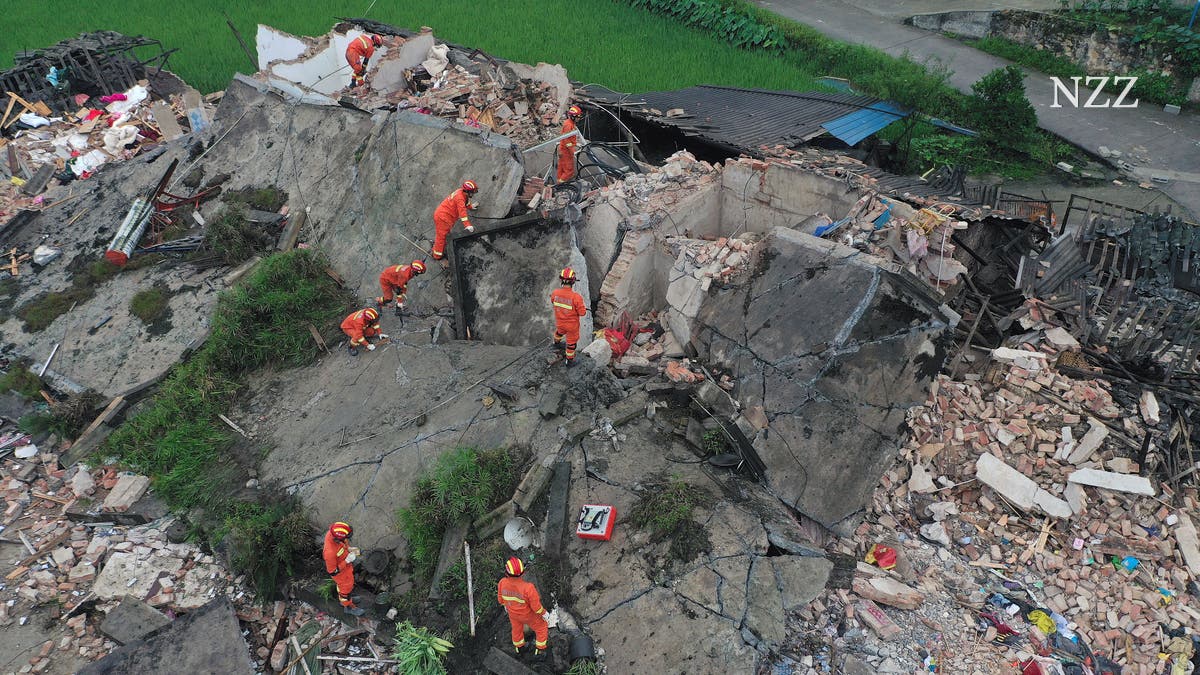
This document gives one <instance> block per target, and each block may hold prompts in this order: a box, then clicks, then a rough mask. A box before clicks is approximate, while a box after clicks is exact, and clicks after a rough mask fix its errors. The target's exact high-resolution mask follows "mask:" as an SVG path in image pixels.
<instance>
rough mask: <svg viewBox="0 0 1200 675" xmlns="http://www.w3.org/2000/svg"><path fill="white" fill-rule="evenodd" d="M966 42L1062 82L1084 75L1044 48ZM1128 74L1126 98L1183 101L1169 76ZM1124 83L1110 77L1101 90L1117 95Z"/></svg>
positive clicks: (1183, 93) (1183, 91) (1182, 91)
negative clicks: (1130, 79) (1129, 82)
mask: <svg viewBox="0 0 1200 675" xmlns="http://www.w3.org/2000/svg"><path fill="white" fill-rule="evenodd" d="M966 43H967V44H969V45H971V46H972V47H974V48H976V49H978V50H980V51H983V52H987V53H988V54H992V55H993V56H999V57H1000V58H1002V59H1008V60H1009V61H1012V62H1013V63H1017V64H1019V65H1022V66H1025V67H1026V68H1029V69H1031V70H1036V71H1038V72H1040V73H1045V74H1047V75H1051V76H1054V77H1058V78H1060V79H1062V80H1063V81H1064V82H1067V81H1068V80H1069V79H1070V78H1072V77H1086V76H1087V75H1088V72H1087V71H1086V70H1084V69H1083V67H1082V66H1080V65H1078V64H1076V63H1075V62H1074V61H1069V60H1067V59H1065V58H1063V57H1061V56H1058V55H1057V54H1053V53H1051V52H1048V51H1046V50H1044V49H1036V48H1032V47H1029V46H1027V45H1023V44H1019V43H1017V42H1013V41H1012V40H1009V39H1006V38H1001V37H987V38H983V39H982V40H967V41H966ZM1128 76H1129V77H1136V78H1137V82H1136V83H1135V84H1134V85H1133V89H1132V90H1130V94H1129V98H1130V99H1131V100H1132V99H1138V100H1142V101H1149V102H1151V103H1159V104H1166V103H1174V104H1176V105H1182V104H1183V103H1184V102H1186V101H1187V87H1186V86H1185V85H1184V84H1182V83H1180V82H1177V81H1176V80H1175V79H1174V78H1172V77H1171V76H1170V75H1165V74H1163V73H1151V72H1149V71H1146V70H1134V71H1131V72H1130V73H1129V74H1128ZM1125 82H1126V81H1125V80H1121V81H1120V82H1116V81H1113V80H1111V79H1110V80H1109V81H1108V82H1107V84H1106V85H1105V90H1106V91H1108V92H1110V93H1112V94H1115V95H1119V94H1121V93H1123V92H1124V91H1125Z"/></svg>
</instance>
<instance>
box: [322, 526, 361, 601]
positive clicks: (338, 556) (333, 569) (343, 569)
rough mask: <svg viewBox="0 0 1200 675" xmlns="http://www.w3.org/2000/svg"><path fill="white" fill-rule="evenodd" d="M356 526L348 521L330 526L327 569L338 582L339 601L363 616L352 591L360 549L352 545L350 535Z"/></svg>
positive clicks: (326, 546) (326, 550)
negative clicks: (355, 563) (352, 596)
mask: <svg viewBox="0 0 1200 675" xmlns="http://www.w3.org/2000/svg"><path fill="white" fill-rule="evenodd" d="M352 534H354V528H353V527H350V525H349V524H348V523H343V522H337V523H334V524H332V525H330V526H329V531H328V532H326V533H325V550H324V557H325V571H326V572H328V573H329V576H330V577H331V578H332V579H333V583H335V584H337V594H338V602H340V603H342V607H344V608H345V609H346V613H347V614H350V615H352V616H362V615H363V610H362V609H360V608H358V607H357V606H355V604H354V600H353V598H351V597H350V593H351V592H352V591H354V565H353V563H354V559H355V558H357V557H358V549H356V548H354V547H353V546H351V545H350V535H352Z"/></svg>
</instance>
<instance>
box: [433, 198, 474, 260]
mask: <svg viewBox="0 0 1200 675" xmlns="http://www.w3.org/2000/svg"><path fill="white" fill-rule="evenodd" d="M476 192H479V186H478V185H476V184H475V181H473V180H467V181H463V184H462V187H460V188H459V189H457V190H455V191H454V192H452V193H450V196H449V197H446V198H445V199H443V200H442V203H441V204H439V205H438V207H437V210H436V211H434V212H433V227H434V237H433V259H434V260H441V259H442V258H444V257H446V237H447V236H448V235H449V234H450V230H451V229H453V228H454V224H455V223H462V224H463V227H465V228H466V229H467V232H474V231H475V226H474V225H472V224H471V219H470V217H469V216H468V214H469V213H470V212H471V211H474V210H475V209H476V208H477V207H476V204H475V203H474V202H472V201H471V198H472V197H473V196H474V195H475V193H476Z"/></svg>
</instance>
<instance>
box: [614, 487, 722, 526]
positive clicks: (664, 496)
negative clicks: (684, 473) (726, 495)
mask: <svg viewBox="0 0 1200 675" xmlns="http://www.w3.org/2000/svg"><path fill="white" fill-rule="evenodd" d="M710 502H711V497H710V496H709V495H708V493H707V492H705V491H704V490H703V489H701V488H698V487H695V486H692V485H689V484H688V483H685V482H683V481H681V480H674V481H671V482H670V483H667V484H666V485H659V486H654V487H651V488H650V489H648V490H646V491H645V492H643V493H642V495H641V496H640V497H639V498H638V501H637V502H636V503H635V504H634V506H633V509H631V510H630V512H629V520H630V522H631V523H632V524H633V525H634V527H638V528H649V529H650V531H651V532H652V533H653V534H654V536H656V537H661V536H666V535H669V534H671V533H672V532H674V531H675V529H676V528H678V527H679V525H680V524H681V523H683V522H685V521H688V520H691V519H692V514H693V513H694V512H695V510H696V507H697V506H703V505H706V504H708V503H710Z"/></svg>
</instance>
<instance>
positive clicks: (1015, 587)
mask: <svg viewBox="0 0 1200 675" xmlns="http://www.w3.org/2000/svg"><path fill="white" fill-rule="evenodd" d="M1014 341H1015V343H1016V344H1015V345H1014V346H1015V347H1016V348H999V349H996V350H994V352H993V354H992V357H993V361H992V363H991V364H990V367H989V369H988V370H987V371H986V373H985V375H984V376H980V375H967V376H966V379H965V381H954V380H951V379H950V378H948V377H947V376H945V375H942V376H940V377H939V379H938V380H937V381H936V382H935V383H934V386H933V387H932V390H931V393H930V397H929V400H928V402H927V403H926V405H925V406H924V407H921V408H915V409H913V410H911V411H910V415H909V420H910V421H909V424H910V427H911V429H912V435H911V437H910V439H909V442H908V444H907V446H906V447H905V448H904V450H903V453H902V454H903V457H902V459H901V460H900V463H899V465H898V466H897V468H895V469H893V470H892V471H890V472H889V473H888V474H886V475H885V476H884V479H883V481H882V485H881V486H880V488H879V489H878V490H877V492H876V495H875V502H874V514H873V516H870V517H868V520H869V521H872V522H866V523H864V524H863V525H862V526H860V527H859V529H858V530H857V531H856V532H855V541H856V542H857V545H856V544H855V543H853V542H850V541H844V542H843V543H842V544H841V548H842V550H843V552H845V553H850V554H853V555H856V556H857V557H858V558H859V559H863V558H864V556H866V555H867V554H868V553H869V552H871V551H872V550H873V549H874V546H875V544H877V543H882V544H884V545H886V546H888V547H889V548H891V549H892V550H894V551H896V552H898V553H899V557H900V558H901V562H902V564H901V565H899V566H897V567H896V568H895V570H894V571H895V572H899V573H901V574H900V575H899V577H898V578H903V579H904V580H906V581H914V582H915V581H917V579H920V582H919V583H917V585H916V589H913V588H911V587H907V586H903V587H897V588H894V589H893V590H895V591H897V592H898V593H899V596H897V597H900V596H903V595H904V589H908V590H912V591H914V592H917V593H919V594H920V595H921V596H923V597H922V598H921V600H922V601H925V600H928V601H929V604H928V605H926V606H924V607H922V609H921V610H920V611H916V612H910V611H901V612H897V611H892V610H879V612H878V615H877V613H876V612H875V610H874V609H871V608H869V607H864V606H862V605H861V603H859V604H857V605H856V604H855V603H856V601H855V600H854V598H853V597H852V596H849V595H848V594H847V593H846V592H845V591H842V592H841V593H842V598H841V600H842V604H843V605H844V606H847V607H850V606H853V607H854V610H853V611H850V610H848V614H853V613H854V612H858V616H859V619H860V620H861V621H863V622H864V623H865V624H866V625H868V626H871V627H872V628H873V629H875V630H876V632H877V633H878V635H879V638H880V639H881V640H884V641H894V640H896V639H897V638H898V636H900V635H906V636H909V637H907V638H905V642H907V643H908V644H907V645H905V646H903V647H897V646H893V647H892V651H893V652H896V651H897V649H899V650H900V651H899V653H903V652H904V650H907V651H908V652H911V653H908V654H907V655H906V656H905V658H908V659H917V660H921V659H922V658H925V657H921V656H920V655H919V654H917V651H918V649H919V648H920V647H921V642H922V641H923V640H926V639H929V640H935V641H940V643H941V644H942V649H943V658H942V662H941V668H942V670H941V671H940V672H963V673H969V672H973V671H977V672H991V671H990V670H989V669H988V668H987V667H986V664H987V663H988V662H989V661H991V662H993V663H994V662H995V661H996V660H1000V659H1003V660H1006V661H1011V660H1013V659H1014V658H1015V659H1017V660H1018V661H1019V662H1020V664H1021V665H1022V667H1023V668H1026V670H1024V672H1026V673H1047V674H1049V673H1061V672H1095V673H1100V672H1125V673H1145V674H1149V673H1155V672H1160V670H1161V667H1162V661H1170V662H1174V660H1175V659H1180V660H1181V662H1186V661H1188V660H1190V659H1191V658H1192V655H1193V654H1194V651H1193V647H1192V640H1193V637H1194V636H1195V630H1194V627H1195V626H1196V625H1200V623H1198V622H1200V611H1198V609H1197V608H1198V603H1200V585H1197V580H1200V549H1198V548H1197V535H1196V529H1195V525H1194V523H1195V522H1196V519H1197V515H1198V514H1200V499H1198V497H1197V490H1196V488H1195V487H1187V488H1185V489H1184V490H1183V493H1182V494H1170V490H1169V488H1167V487H1166V486H1165V485H1162V486H1160V487H1161V489H1162V490H1163V491H1164V497H1165V498H1159V497H1157V496H1156V494H1157V493H1156V490H1155V486H1154V484H1153V483H1152V482H1151V480H1150V479H1148V478H1145V477H1144V476H1143V475H1139V474H1145V473H1147V471H1146V469H1147V467H1143V466H1140V465H1139V464H1138V462H1137V457H1138V454H1139V452H1140V450H1141V448H1142V440H1141V439H1143V438H1145V437H1146V434H1147V433H1148V432H1153V433H1156V434H1157V433H1159V432H1163V433H1165V432H1166V431H1167V429H1166V428H1165V427H1166V426H1167V425H1166V424H1164V423H1163V420H1162V419H1161V416H1160V415H1159V411H1158V403H1157V401H1156V400H1155V398H1154V396H1153V394H1152V393H1150V392H1148V391H1147V392H1145V393H1144V394H1143V395H1142V396H1141V397H1140V400H1137V401H1133V402H1130V403H1128V404H1126V405H1122V404H1121V403H1120V401H1119V400H1114V397H1113V392H1112V391H1111V389H1110V385H1109V384H1108V383H1107V382H1105V381H1103V380H1100V379H1092V380H1081V379H1073V378H1070V377H1066V376H1064V375H1063V374H1061V373H1058V372H1056V371H1055V369H1054V364H1055V363H1056V362H1057V361H1058V360H1060V359H1061V360H1063V361H1066V362H1077V361H1076V359H1077V358H1078V357H1077V352H1075V351H1073V349H1076V348H1077V347H1078V344H1077V343H1075V342H1074V340H1073V339H1072V338H1071V336H1070V335H1069V334H1067V333H1066V331H1064V330H1063V329H1061V328H1047V329H1045V330H1039V331H1034V332H1031V333H1027V334H1025V335H1024V336H1021V337H1019V338H1015V339H1014ZM1120 398H1121V397H1118V399H1120ZM1147 461H1148V462H1150V461H1152V460H1147ZM1171 498H1173V500H1174V503H1176V504H1180V505H1182V508H1178V509H1176V508H1172V507H1171V506H1170V505H1169V502H1168V499H1171ZM917 536H919V537H920V539H918V538H917ZM922 539H923V540H924V541H925V542H928V543H923V542H922V541H921V540H922ZM871 559H874V558H871ZM905 559H908V560H907V562H906V561H905ZM889 566H890V565H889ZM865 567H866V565H864V564H860V569H862V568H865ZM913 569H915V570H916V572H915V573H913V572H912V570H913ZM866 574H867V576H869V577H871V578H874V576H872V575H884V574H885V573H884V572H883V571H881V570H878V569H867V570H866ZM853 590H854V591H855V592H856V593H858V594H859V595H860V596H863V597H866V598H869V599H871V600H874V601H876V602H881V603H884V604H891V605H892V606H893V607H895V608H899V609H904V610H913V609H916V608H917V607H918V606H920V605H921V602H912V603H906V602H901V603H899V604H898V603H897V602H892V600H894V599H895V598H893V597H892V596H890V595H889V594H887V593H872V592H871V591H870V589H865V588H863V587H862V584H861V579H860V580H856V581H855V585H854V588H853ZM864 590H865V591H866V593H865V594H864V593H862V592H861V591H864ZM906 605H907V606H906ZM956 605H957V607H956ZM875 609H879V608H875ZM827 611H828V607H826V606H825V605H821V606H814V607H813V608H810V610H809V615H810V616H813V617H814V618H816V617H817V616H818V615H820V614H821V613H822V612H827ZM864 613H865V614H866V616H864ZM939 614H941V616H939ZM959 615H961V616H962V619H963V620H962V623H961V624H954V625H945V624H946V622H945V619H947V618H950V619H952V621H953V617H955V616H959ZM893 621H894V622H895V624H899V628H897V630H896V631H892V630H891V628H889V626H892V625H894V624H893ZM839 639H841V638H839ZM860 647H861V645H860ZM872 649H875V652H878V648H877V647H869V646H868V647H864V648H861V649H859V651H861V652H863V653H865V654H871V653H872ZM884 651H887V650H886V649H885V650H884ZM926 653H927V654H928V653H930V650H928V649H927V650H926ZM1160 659H1161V660H1160ZM937 660H938V659H937V656H936V654H935V655H934V658H933V661H934V662H936V661H937ZM1030 662H1035V663H1037V664H1038V665H1037V667H1038V668H1040V670H1033V669H1030V668H1029V667H1027V665H1026V664H1028V663H1030ZM1110 662H1111V664H1116V665H1118V666H1120V667H1122V668H1124V670H1120V671H1117V670H1106V668H1111V667H1112V666H1111V664H1110ZM927 663H928V662H927ZM1071 663H1085V664H1086V665H1087V666H1088V668H1089V669H1090V670H1089V671H1082V670H1070V669H1067V670H1065V671H1064V670H1062V669H1061V668H1062V667H1063V665H1064V664H1071ZM1106 664H1108V665H1106ZM879 672H887V671H885V670H880V671H879ZM904 672H910V670H907V669H906V670H904ZM1173 672H1190V670H1178V671H1173Z"/></svg>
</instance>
